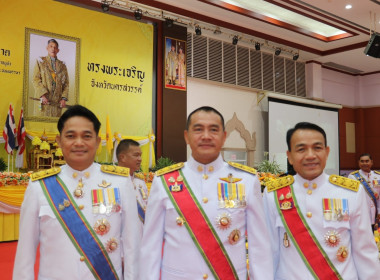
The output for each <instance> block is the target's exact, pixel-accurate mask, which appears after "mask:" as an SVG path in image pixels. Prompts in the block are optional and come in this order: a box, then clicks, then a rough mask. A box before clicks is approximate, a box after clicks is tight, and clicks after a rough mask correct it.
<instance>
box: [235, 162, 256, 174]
mask: <svg viewBox="0 0 380 280" xmlns="http://www.w3.org/2000/svg"><path fill="white" fill-rule="evenodd" d="M228 164H229V165H231V166H232V167H235V168H237V169H240V170H243V171H245V172H248V173H251V174H256V169H255V168H252V167H249V166H246V165H243V164H240V163H236V162H232V161H229V162H228Z"/></svg>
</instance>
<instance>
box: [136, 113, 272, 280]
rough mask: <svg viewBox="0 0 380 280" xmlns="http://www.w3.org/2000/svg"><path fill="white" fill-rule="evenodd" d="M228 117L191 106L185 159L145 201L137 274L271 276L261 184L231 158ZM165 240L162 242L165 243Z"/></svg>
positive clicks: (170, 279)
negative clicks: (226, 150) (225, 155)
mask: <svg viewBox="0 0 380 280" xmlns="http://www.w3.org/2000/svg"><path fill="white" fill-rule="evenodd" d="M225 139H226V132H225V130H224V119H223V116H222V115H221V114H220V113H219V112H218V111H216V110H215V109H214V108H211V107H201V108H198V109H196V110H195V111H193V112H192V113H191V114H190V115H189V117H188V120H187V128H186V130H185V140H186V143H187V144H188V145H190V148H191V150H192V155H191V157H190V158H189V160H188V161H187V162H186V163H178V164H175V165H173V166H171V167H168V168H164V169H162V170H160V171H158V172H157V173H156V177H155V179H154V180H153V184H152V188H151V192H150V195H149V199H148V207H147V211H146V217H145V224H144V231H143V239H142V242H141V244H142V248H141V255H140V279H144V280H149V279H159V278H160V275H161V279H162V280H174V279H175V280H180V279H247V274H248V271H247V262H246V260H247V254H246V253H247V251H246V238H245V235H246V234H247V238H248V259H249V274H250V279H263V280H264V279H265V280H267V279H272V278H273V262H272V257H271V247H270V242H269V238H268V237H269V235H268V234H269V233H268V230H267V226H266V222H265V217H264V210H263V203H262V196H261V191H260V183H259V181H258V179H257V177H256V176H255V173H256V171H255V170H254V169H253V168H251V167H248V166H243V165H240V164H234V163H226V162H224V161H223V159H222V157H221V154H220V151H221V148H222V147H223V144H224V142H225ZM163 242H164V246H162V244H163Z"/></svg>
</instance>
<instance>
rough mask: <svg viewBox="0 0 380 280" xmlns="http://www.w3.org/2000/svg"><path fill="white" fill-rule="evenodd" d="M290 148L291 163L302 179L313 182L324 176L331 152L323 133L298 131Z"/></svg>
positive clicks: (288, 153)
mask: <svg viewBox="0 0 380 280" xmlns="http://www.w3.org/2000/svg"><path fill="white" fill-rule="evenodd" d="M290 147H291V150H290V151H287V155H288V160H289V163H290V164H292V165H293V168H294V170H295V171H296V172H297V173H298V174H299V175H300V176H301V177H302V178H304V179H306V180H313V179H315V178H317V177H318V176H319V175H321V174H322V172H323V170H324V169H325V166H326V161H327V158H328V155H329V152H330V148H329V147H326V146H325V139H324V137H323V135H322V133H320V132H318V131H316V130H312V129H298V130H296V131H295V132H294V134H293V136H292V138H291V139H290Z"/></svg>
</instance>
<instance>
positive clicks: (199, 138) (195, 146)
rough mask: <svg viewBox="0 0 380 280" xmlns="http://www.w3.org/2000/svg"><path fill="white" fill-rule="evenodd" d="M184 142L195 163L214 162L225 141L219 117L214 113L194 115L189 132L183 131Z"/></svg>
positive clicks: (202, 112) (203, 112)
mask: <svg viewBox="0 0 380 280" xmlns="http://www.w3.org/2000/svg"><path fill="white" fill-rule="evenodd" d="M185 140H186V143H187V144H188V145H190V148H191V151H192V156H193V158H194V159H195V160H196V161H198V162H200V163H203V164H208V163H210V162H212V161H214V160H216V159H217V157H218V156H219V153H220V150H221V149H222V147H223V145H224V141H225V140H226V132H225V131H223V125H222V120H221V118H220V116H219V115H217V114H216V113H214V112H205V111H198V112H196V113H194V114H193V115H192V116H191V119H190V125H189V130H185Z"/></svg>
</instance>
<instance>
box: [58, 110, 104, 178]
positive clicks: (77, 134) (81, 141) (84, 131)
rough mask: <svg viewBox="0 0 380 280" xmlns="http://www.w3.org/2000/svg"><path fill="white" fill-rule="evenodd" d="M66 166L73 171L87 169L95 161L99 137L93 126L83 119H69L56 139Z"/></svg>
mask: <svg viewBox="0 0 380 280" xmlns="http://www.w3.org/2000/svg"><path fill="white" fill-rule="evenodd" d="M56 140H57V143H58V145H59V146H60V147H61V149H62V153H63V156H64V158H65V160H66V162H67V164H68V165H69V166H70V167H71V168H73V169H75V170H79V171H81V170H84V169H86V168H88V167H89V166H90V165H91V164H92V163H93V162H94V159H95V154H96V150H97V148H98V146H99V143H100V137H99V136H98V135H97V134H96V132H95V129H94V124H93V123H92V122H91V121H90V120H88V119H87V118H84V117H79V116H75V117H71V118H69V119H68V120H67V121H66V122H65V124H64V126H63V129H62V132H61V134H60V135H58V136H57V138H56Z"/></svg>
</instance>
